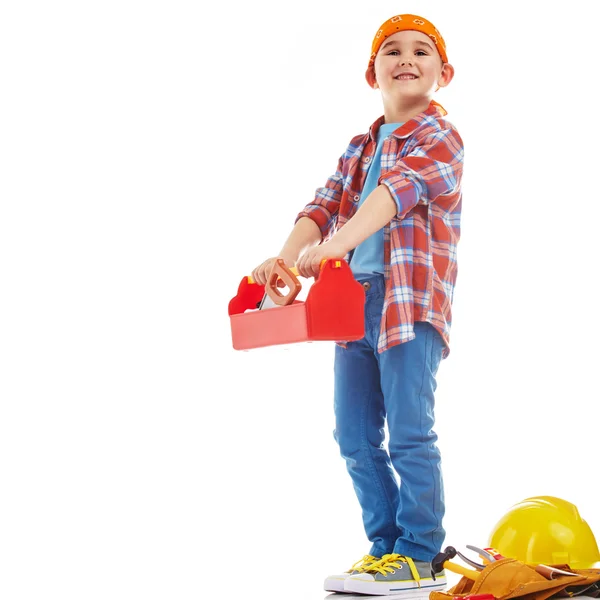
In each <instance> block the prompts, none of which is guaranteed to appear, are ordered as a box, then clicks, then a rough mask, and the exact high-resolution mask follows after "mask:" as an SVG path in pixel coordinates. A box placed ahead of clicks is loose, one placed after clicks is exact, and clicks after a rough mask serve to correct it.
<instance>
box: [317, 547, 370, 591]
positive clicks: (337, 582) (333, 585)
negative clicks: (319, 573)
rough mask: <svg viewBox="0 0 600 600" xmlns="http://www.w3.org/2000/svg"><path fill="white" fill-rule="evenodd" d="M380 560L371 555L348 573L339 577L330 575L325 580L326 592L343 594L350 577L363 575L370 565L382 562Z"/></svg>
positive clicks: (367, 555)
mask: <svg viewBox="0 0 600 600" xmlns="http://www.w3.org/2000/svg"><path fill="white" fill-rule="evenodd" d="M380 560H381V559H380V558H377V557H376V556H371V555H370V554H366V555H365V556H363V557H362V558H361V559H360V560H359V561H358V562H357V563H354V564H353V565H352V566H351V567H350V569H348V571H346V572H345V573H340V574H339V575H330V576H329V577H328V578H327V579H326V580H325V586H324V587H325V591H326V592H343V591H344V581H345V580H346V579H347V578H348V577H350V575H354V574H356V573H362V572H363V571H364V570H365V569H366V568H368V567H369V566H370V565H372V564H375V563H376V562H378V561H380Z"/></svg>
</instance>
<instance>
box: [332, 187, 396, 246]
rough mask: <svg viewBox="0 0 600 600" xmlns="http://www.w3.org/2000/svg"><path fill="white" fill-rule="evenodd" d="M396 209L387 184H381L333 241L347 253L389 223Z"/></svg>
mask: <svg viewBox="0 0 600 600" xmlns="http://www.w3.org/2000/svg"><path fill="white" fill-rule="evenodd" d="M396 210H397V209H396V203H395V202H394V199H393V198H392V195H391V194H390V192H389V190H388V188H387V186H385V185H379V186H377V187H376V188H375V189H374V190H373V191H372V192H371V193H370V194H369V196H368V197H367V199H366V200H365V201H364V203H363V204H362V205H361V207H360V208H359V209H358V210H357V211H356V214H355V215H354V216H353V217H352V218H351V219H350V220H349V221H348V222H347V223H346V224H345V225H344V226H343V227H341V228H340V230H339V231H338V232H337V233H336V234H335V235H334V236H333V237H332V238H331V241H332V242H334V243H335V244H338V245H339V246H340V247H341V248H342V249H343V252H345V253H346V254H347V253H348V252H350V251H351V250H353V249H354V248H356V247H357V246H358V245H359V244H361V243H362V242H364V241H365V240H366V239H367V238H368V237H369V236H370V235H373V234H374V233H375V232H376V231H379V230H380V229H381V228H382V227H384V226H385V225H387V224H388V223H389V222H390V221H391V220H392V218H393V217H394V216H395V215H396Z"/></svg>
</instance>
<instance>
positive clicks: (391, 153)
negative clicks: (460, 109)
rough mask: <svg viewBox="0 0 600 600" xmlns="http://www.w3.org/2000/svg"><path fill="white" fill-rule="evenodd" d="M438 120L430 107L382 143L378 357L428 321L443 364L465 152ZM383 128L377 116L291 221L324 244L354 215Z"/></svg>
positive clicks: (438, 110) (439, 112)
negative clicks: (389, 211) (386, 203)
mask: <svg viewBox="0 0 600 600" xmlns="http://www.w3.org/2000/svg"><path fill="white" fill-rule="evenodd" d="M445 115H446V111H445V110H444V109H443V107H442V106H440V105H439V104H437V103H436V102H431V104H430V105H429V107H428V108H427V110H425V111H424V112H422V113H420V114H419V115H417V116H416V117H415V118H413V119H411V120H410V121H407V122H406V123H404V125H402V126H401V127H399V128H398V129H396V131H394V132H393V133H392V134H391V135H390V136H389V138H388V139H387V140H386V141H385V142H384V146H383V150H382V154H381V176H380V178H379V184H382V185H385V186H387V187H388V189H389V191H390V193H391V195H392V198H393V199H394V201H395V202H396V207H397V214H396V216H395V217H393V218H392V220H391V221H390V222H389V223H388V224H387V225H386V226H385V227H384V271H385V279H386V293H385V300H384V305H383V314H382V319H381V330H380V333H379V339H378V343H377V350H378V352H383V351H384V350H387V349H388V348H391V347H392V346H395V345H396V344H401V343H402V342H407V341H409V340H412V339H414V337H415V334H414V331H413V324H414V322H415V321H427V322H429V323H431V324H432V325H433V326H434V327H435V328H436V330H437V331H438V332H439V333H440V335H441V336H442V339H443V340H444V343H445V349H444V354H443V356H444V358H445V357H446V356H448V353H449V334H450V325H451V322H452V299H453V295H454V286H455V283H456V274H457V262H456V247H457V243H458V240H459V238H460V213H461V205H462V193H461V180H462V170H463V155H464V151H463V143H462V140H461V138H460V135H459V134H458V132H457V131H456V129H455V128H454V126H453V125H452V124H451V123H449V122H448V121H446V120H445V119H444V116H445ZM383 122H384V117H380V118H379V119H377V121H375V123H373V125H371V127H370V129H369V132H368V133H366V134H363V135H358V136H356V137H354V138H353V139H352V140H351V141H350V144H349V145H348V148H347V149H346V151H345V152H344V154H343V155H342V156H341V157H340V159H339V161H338V166H337V170H336V172H335V174H334V175H332V176H331V177H330V178H329V179H328V180H327V183H326V184H325V186H324V187H321V188H318V189H317V191H316V194H315V199H314V201H313V202H311V203H310V204H308V205H307V206H306V207H305V208H304V210H303V211H302V212H301V213H300V214H299V215H298V216H297V218H296V220H298V219H300V218H301V217H309V218H310V219H312V220H313V221H314V222H315V223H316V224H317V225H318V226H319V228H320V230H321V234H322V239H323V241H325V240H327V239H330V238H331V236H333V235H334V234H335V232H336V231H337V230H338V229H339V228H340V227H343V226H344V224H345V223H347V222H348V220H349V219H350V218H352V216H353V215H354V213H355V212H356V210H357V205H358V201H359V199H360V194H361V191H362V189H363V185H364V182H365V179H366V175H367V172H368V169H369V165H370V162H371V160H372V159H373V156H374V154H375V149H376V146H377V131H378V129H379V126H380V125H381V124H382V123H383ZM346 258H347V259H348V257H346ZM341 345H344V344H341Z"/></svg>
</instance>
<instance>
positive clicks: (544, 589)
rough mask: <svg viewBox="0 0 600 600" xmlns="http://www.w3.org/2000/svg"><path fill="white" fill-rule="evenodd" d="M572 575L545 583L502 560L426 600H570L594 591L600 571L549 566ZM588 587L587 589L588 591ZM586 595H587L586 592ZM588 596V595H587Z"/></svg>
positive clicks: (533, 572)
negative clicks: (480, 598) (472, 598)
mask: <svg viewBox="0 0 600 600" xmlns="http://www.w3.org/2000/svg"><path fill="white" fill-rule="evenodd" d="M552 566H556V567H559V568H561V569H563V570H564V571H569V572H571V573H576V574H577V576H575V577H574V576H569V575H561V576H557V577H556V578H555V579H546V577H544V576H543V575H541V574H540V573H538V572H536V570H535V566H530V565H526V564H525V563H522V562H521V561H518V560H516V559H514V558H504V559H502V560H499V561H497V562H493V563H491V564H489V565H487V566H486V567H485V568H484V569H483V570H482V571H480V573H479V577H478V578H477V581H473V580H472V579H468V578H467V577H462V578H461V579H460V581H459V582H458V583H457V584H456V585H455V586H454V587H453V588H451V589H450V590H448V591H447V592H431V594H430V595H429V598H430V600H452V599H453V598H459V599H460V598H461V597H464V596H469V595H473V594H492V595H493V596H494V597H495V598H497V599H499V600H507V599H509V598H523V599H525V600H546V599H547V598H550V597H552V596H562V597H570V596H573V595H576V594H577V593H582V592H583V590H587V589H591V590H592V589H595V588H597V585H594V584H597V582H598V581H600V570H595V569H586V570H577V571H576V570H573V569H570V568H569V567H568V565H552ZM590 586H591V587H590ZM586 594H587V591H586ZM590 595H592V594H590Z"/></svg>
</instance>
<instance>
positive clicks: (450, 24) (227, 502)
mask: <svg viewBox="0 0 600 600" xmlns="http://www.w3.org/2000/svg"><path fill="white" fill-rule="evenodd" d="M399 12H416V13H417V14H422V15H423V16H425V17H427V18H429V19H430V20H432V21H433V22H434V23H435V24H436V25H437V27H438V28H439V29H440V31H441V32H442V34H443V35H444V37H445V38H446V42H447V44H448V54H449V57H450V61H451V62H452V63H453V64H454V66H455V68H456V76H455V79H454V81H453V82H452V83H451V85H450V87H448V88H446V89H444V90H441V91H440V92H439V93H438V95H437V97H436V99H437V100H438V101H439V102H441V103H442V104H443V105H444V106H445V107H446V109H447V110H448V113H449V114H448V118H449V119H450V120H451V121H452V122H453V123H454V124H455V125H456V126H457V127H458V129H459V131H460V133H461V135H462V137H463V140H464V142H465V148H466V161H465V176H464V212H463V238H462V240H461V243H460V247H459V264H460V267H459V280H458V285H457V288H456V299H455V311H454V327H453V332H452V352H451V355H450V357H449V358H448V359H447V360H446V361H444V363H443V364H442V366H441V369H440V372H439V378H438V383H439V387H438V394H437V432H438V434H439V436H440V447H441V450H442V453H443V468H444V473H445V481H446V504H447V519H446V523H445V525H446V528H447V538H446V543H448V544H453V545H456V546H458V547H459V548H460V547H461V546H464V544H467V543H470V544H475V545H479V546H481V545H484V544H486V543H487V541H488V534H489V531H490V529H491V528H492V526H493V525H494V523H495V522H496V521H497V520H498V519H499V518H500V517H501V516H502V514H503V513H504V511H505V510H507V509H508V508H509V507H510V506H511V505H512V504H513V503H515V502H517V501H519V500H521V499H523V498H525V497H527V496H530V495H538V494H545V495H556V496H559V497H562V498H565V499H567V500H570V501H571V502H574V503H575V504H576V505H577V506H578V507H579V509H580V512H581V514H582V515H583V516H584V518H586V520H587V521H588V522H589V524H590V526H591V527H592V529H593V530H594V531H596V532H597V531H600V505H599V504H598V499H597V492H596V490H597V486H598V483H597V464H598V462H597V457H598V452H597V447H598V446H597V440H596V436H597V434H596V432H597V419H598V416H599V410H598V396H599V393H598V387H597V377H596V374H597V371H598V366H597V358H598V342H597V340H598V334H599V328H600V324H599V321H598V318H597V315H598V302H599V300H598V295H597V289H596V287H595V283H596V282H595V278H596V274H597V271H598V264H597V241H596V235H597V234H596V231H597V222H598V217H599V213H600V208H599V203H598V200H599V197H598V186H597V177H598V146H597V143H596V140H597V136H598V133H599V126H598V120H597V98H596V96H595V95H594V94H593V93H592V88H593V87H594V86H596V85H597V65H598V48H597V43H596V42H595V41H594V36H595V35H596V33H595V32H596V24H597V19H598V16H599V15H598V8H597V7H596V5H595V4H594V3H589V2H588V3H584V2H583V1H579V0H574V1H571V2H569V3H548V2H526V3H525V2H516V1H508V2H507V1H505V2H502V3H496V4H495V5H493V4H489V3H485V2H484V3H479V4H477V5H471V4H467V3H464V2H451V3H449V2H444V1H441V0H439V1H429V2H414V1H413V2H392V1H388V0H382V1H379V2H376V3H375V2H364V1H363V2H357V1H355V0H343V1H342V0H323V1H320V2H317V1H316V0H311V1H308V2H301V3H286V2H274V1H268V0H256V1H255V2H241V1H240V0H236V1H233V2H232V1H230V2H227V1H223V2H219V3H215V4H212V5H208V4H206V5H205V7H204V8H201V3H199V2H183V1H175V0H173V1H171V2H158V1H155V2H135V1H133V0H121V1H119V2H114V1H112V2H111V1H105V2H95V3H94V2H64V1H62V2H52V3H50V2H45V3H43V2H27V1H19V2H16V1H10V0H9V1H7V2H4V3H3V4H2V8H1V9H0V65H1V66H0V69H1V70H0V85H1V93H0V149H1V156H0V169H1V176H0V186H1V190H0V191H1V195H0V199H1V202H2V206H1V214H0V291H1V293H0V352H1V354H0V386H1V387H0V394H1V396H0V401H1V404H0V486H1V488H0V572H1V573H0V597H2V598H3V600H17V599H19V600H20V599H33V598H36V599H38V598H61V600H67V599H75V598H76V599H78V600H79V599H82V598H85V599H86V600H91V599H96V598H112V599H125V598H126V599H127V600H131V599H133V598H140V599H141V598H143V599H144V600H149V599H150V598H153V599H154V598H156V599H159V598H160V599H162V598H181V599H188V598H189V599H192V598H196V599H197V598H202V599H204V598H233V597H236V598H244V597H253V598H254V597H259V596H260V597H264V598H293V599H296V598H298V599H300V598H302V599H304V598H320V597H324V596H325V595H326V594H325V592H322V591H321V585H322V580H323V578H324V577H325V575H327V574H329V573H331V572H335V571H339V570H343V569H346V568H348V567H349V566H350V564H352V563H353V562H354V561H356V560H358V558H359V557H360V556H362V555H363V554H364V553H366V552H367V551H368V548H369V545H368V543H367V540H366V539H365V537H364V533H363V530H362V523H361V518H360V511H359V507H358V503H357V501H356V498H355V496H354V492H353V490H352V487H351V483H350V478H349V477H348V475H347V473H346V471H345V466H344V464H343V461H342V459H341V458H340V457H339V455H338V449H337V446H336V445H335V442H334V440H333V436H332V431H333V410H332V355H333V347H332V345H330V344H327V343H323V344H304V345H297V346H294V347H287V348H269V349H262V350H257V351H252V352H236V351H234V350H233V349H232V347H231V339H230V328H229V320H228V316H227V303H228V301H229V300H230V298H231V297H233V296H234V295H235V293H236V290H237V285H238V283H239V281H240V279H241V278H242V277H243V276H244V275H246V274H248V273H249V272H250V271H251V270H252V268H253V267H254V266H255V265H256V264H258V263H259V262H261V261H262V260H263V259H265V258H266V257H267V256H269V255H271V254H273V253H275V252H277V250H278V249H279V248H280V246H281V244H282V242H283V241H284V239H285V237H286V236H287V234H288V233H289V231H290V229H291V226H292V224H293V220H294V218H295V216H296V214H297V212H298V211H299V210H300V209H301V208H302V207H303V206H304V204H305V203H307V202H309V201H310V200H311V199H312V195H313V193H314V190H315V188H316V187H318V186H320V185H322V184H323V183H324V181H325V179H326V177H327V176H328V175H329V174H331V172H332V171H333V169H334V168H335V165H336V162H337V158H338V156H339V155H340V154H341V152H342V151H343V150H344V148H345V146H346V144H347V142H348V141H349V139H350V138H351V137H352V136H354V135H355V134H357V133H361V132H364V131H366V128H367V127H368V126H369V125H370V123H371V122H372V121H374V120H375V118H377V117H378V116H379V115H380V114H381V102H380V97H379V95H378V94H379V93H378V92H376V91H373V90H371V89H370V88H369V87H368V86H367V84H366V82H365V81H364V70H365V67H366V63H367V60H368V56H369V52H370V44H371V40H372V37H373V35H374V33H375V32H376V30H377V28H378V27H379V25H380V24H381V23H382V22H383V21H384V20H386V19H387V18H388V17H390V16H392V15H394V14H397V13H399ZM259 592H260V593H261V594H262V596H261V595H260V594H259Z"/></svg>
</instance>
